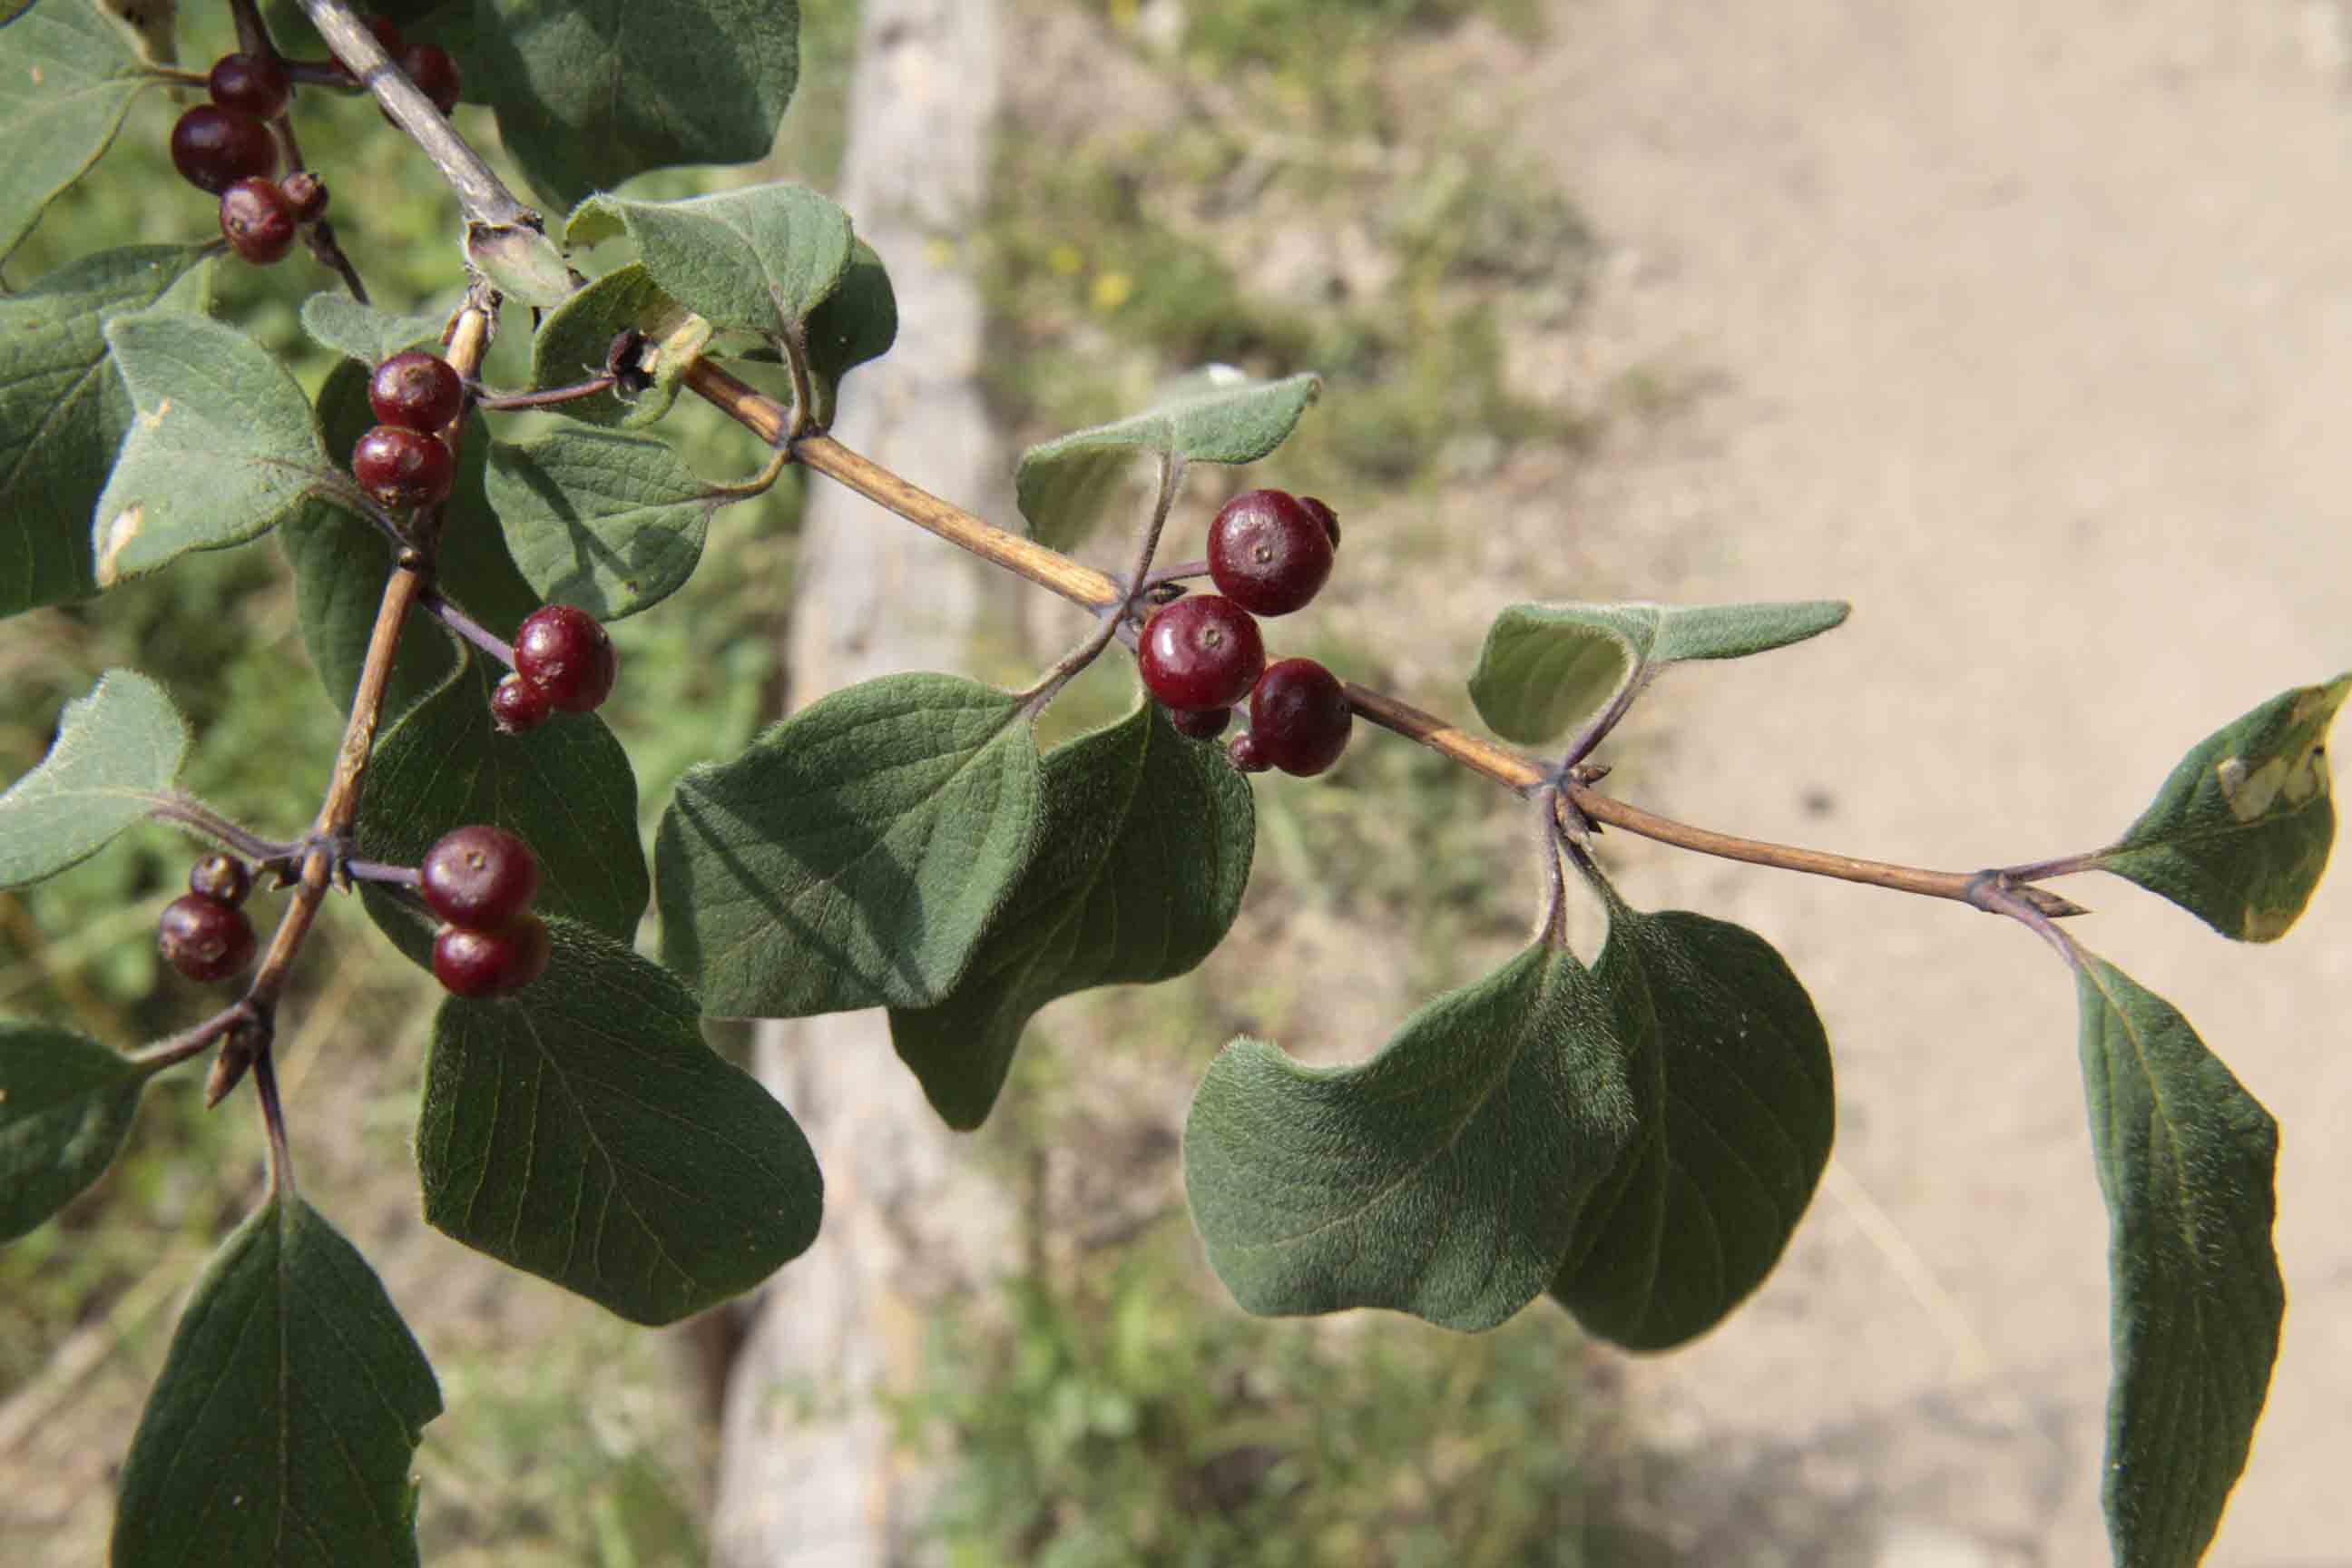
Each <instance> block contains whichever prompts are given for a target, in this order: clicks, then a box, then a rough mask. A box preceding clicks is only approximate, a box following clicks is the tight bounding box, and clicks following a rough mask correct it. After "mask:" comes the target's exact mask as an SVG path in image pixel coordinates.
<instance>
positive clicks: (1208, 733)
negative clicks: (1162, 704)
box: [1168, 708, 1234, 741]
mask: <svg viewBox="0 0 2352 1568" xmlns="http://www.w3.org/2000/svg"><path fill="white" fill-rule="evenodd" d="M1233 717H1234V710H1232V709H1230V708H1171V709H1170V710H1168V722H1169V723H1170V724H1171V725H1172V726H1173V727H1174V728H1175V731H1176V732H1177V733H1178V734H1180V735H1182V736H1185V737H1187V738H1189V739H1192V740H1195V741H1213V740H1215V739H1216V738H1217V737H1218V736H1220V735H1222V734H1223V733H1224V732H1225V726H1226V725H1227V724H1229V723H1231V722H1232V721H1233Z"/></svg>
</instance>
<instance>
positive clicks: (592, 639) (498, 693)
mask: <svg viewBox="0 0 2352 1568" xmlns="http://www.w3.org/2000/svg"><path fill="white" fill-rule="evenodd" d="M620 673H621V656H620V653H619V651H618V650H616V649H615V648H614V647H613V639H612V637H609V636H607V635H606V633H605V631H604V627H603V626H599V625H597V624H596V617H595V616H592V615H590V614H589V613H588V612H587V611H585V610H583V609H581V608H580V607H579V606H577V605H541V606H540V607H539V608H538V609H536V610H533V611H532V612H531V613H530V615H528V616H524V617H523V622H522V626H520V628H518V629H517V631H516V632H515V640H514V673H513V674H512V675H509V676H508V677H507V678H506V679H503V680H501V681H499V684H498V689H496V690H494V691H492V692H491V693H490V717H491V718H492V719H493V720H495V721H497V722H498V726H499V730H500V731H503V732H504V733H506V734H509V735H519V734H520V733H522V732H523V731H525V730H535V729H537V728H538V727H539V726H540V725H541V724H544V723H546V722H547V721H548V720H550V719H551V718H552V717H554V716H555V714H556V713H557V712H558V711H562V712H565V713H586V712H589V711H590V710H593V709H595V708H598V707H601V706H602V705H603V704H604V699H605V698H607V697H610V696H611V695H612V694H613V683H614V680H616V679H619V678H620Z"/></svg>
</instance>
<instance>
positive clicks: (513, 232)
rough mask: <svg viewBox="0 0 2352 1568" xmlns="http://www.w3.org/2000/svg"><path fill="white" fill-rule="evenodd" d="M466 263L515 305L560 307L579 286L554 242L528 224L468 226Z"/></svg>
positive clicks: (569, 265) (568, 264)
mask: <svg viewBox="0 0 2352 1568" xmlns="http://www.w3.org/2000/svg"><path fill="white" fill-rule="evenodd" d="M466 259H467V261H470V262H472V263H473V265H474V267H475V268H476V269H477V270H478V271H479V272H480V273H481V274H482V276H483V277H485V278H488V279H489V280H490V281H491V282H493V283H495V284H497V285H498V288H499V293H501V294H504V295H505V296H506V297H507V299H508V300H509V302H510V303H513V304H517V305H530V306H532V307H534V308H536V309H541V310H544V309H545V308H547V307H548V306H550V305H561V304H562V303H563V301H564V300H566V299H567V298H569V297H570V295H571V293H572V289H574V288H575V287H576V286H577V285H578V283H579V278H578V277H577V275H576V274H574V273H573V272H572V266H571V264H570V263H569V262H567V261H565V260H564V259H563V252H562V251H561V250H559V249H557V248H556V246H555V241H553V240H551V239H550V238H548V237H547V235H546V233H545V232H544V231H542V230H541V229H538V228H534V227H532V226H530V224H525V223H517V224H508V225H505V226H499V227H493V226H490V225H488V224H479V223H475V224H467V226H466Z"/></svg>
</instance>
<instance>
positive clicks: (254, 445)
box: [91, 311, 349, 587]
mask: <svg viewBox="0 0 2352 1568" xmlns="http://www.w3.org/2000/svg"><path fill="white" fill-rule="evenodd" d="M106 339H107V342H110V343H111V344H112V345H113V347H114V361H115V363H116V364H118V365H119V366H121V370H122V380H123V384H124V385H126V386H127V387H129V388H130V391H131V404H132V406H133V407H134V408H135V409H136V410H137V417H136V418H135V419H134V420H133V421H132V423H131V433H130V435H129V436H128V437H125V438H124V440H123V443H122V456H121V458H119V459H118V460H117V461H116V463H115V466H114V473H113V476H112V477H111V478H110V479H108V480H107V482H106V493H105V494H103V495H101V496H100V497H99V500H98V511H97V514H96V520H95V521H94V523H93V524H92V534H91V542H92V548H93V549H94V550H95V551H96V552H97V557H98V566H97V575H98V582H99V585H100V587H111V586H112V585H113V584H116V583H118V582H121V581H122V580H123V579H125V578H129V577H138V576H143V575H145V574H147V573H150V572H153V571H156V570H158V569H160V568H162V567H163V566H164V565H167V564H168V563H171V562H172V561H173V560H175V559H176V558H178V557H179V556H181V555H183V554H184V553H186V552H188V551H191V550H216V549H218V548H220V547H221V546H223V545H227V544H241V543H243V542H245V541H247V540H248V539H252V538H254V537H256V536H257V535H258V534H261V533H264V532H267V531H268V530H269V529H270V528H271V527H272V526H273V525H274V524H276V523H277V522H278V521H279V520H280V519H281V518H283V517H285V516H286V515H287V514H288V513H289V512H291V511H292V510H294V509H295V507H296V506H298V505H299V504H300V502H301V501H302V500H303V498H304V497H306V496H308V495H310V494H313V493H318V492H322V491H333V490H336V489H341V488H343V487H345V486H347V485H348V482H349V481H348V480H347V479H345V478H344V476H343V475H342V474H341V470H340V469H338V468H336V467H335V466H334V465H333V464H332V463H331V462H330V461H329V459H328V457H327V449H326V447H325V445H324V443H323V442H322V440H321V439H320V434H319V426H318V421H317V420H315V419H313V418H312V417H311V416H310V399H309V398H308V397H306V396H304V395H303V393H302V389H301V387H300V386H299V385H298V384H296V383H295V380H294V378H293V377H292V376H290V375H289V374H287V373H286V369H285V367H284V366H283V365H281V364H280V363H278V357H277V356H276V355H275V354H273V353H270V352H269V351H268V349H265V348H263V347H262V346H261V345H260V344H259V343H257V342H254V341H253V340H252V339H251V338H248V337H247V336H246V335H245V334H244V333H243V332H240V331H237V330H236V328H235V327H232V326H228V325H226V324H224V323H222V322H219V321H210V320H207V319H206V318H205V317H202V316H190V315H180V314H165V313H159V312H155V311H149V312H147V313H146V314H143V315H137V316H118V317H116V318H115V319H114V320H112V321H109V322H107V324H106Z"/></svg>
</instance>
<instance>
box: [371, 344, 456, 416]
mask: <svg viewBox="0 0 2352 1568" xmlns="http://www.w3.org/2000/svg"><path fill="white" fill-rule="evenodd" d="M465 405H466V384H465V383H464V382H463V381H460V380H459V379H458V377H457V370H456V368H455V367H454V366H452V365H451V364H450V363H449V362H448V361H447V360H446V359H443V358H442V357H441V356H440V355H439V354H434V353H425V351H424V350H423V349H411V350H409V351H408V352H407V353H400V354H394V355H393V356H392V357H391V358H390V359H388V360H386V361H384V362H383V363H382V364H380V365H378V366H376V367H375V374H374V376H373V377H372V378H371V379H370V380H369V382H368V406H369V407H371V408H373V409H374V410H375V416H376V419H377V420H378V421H379V422H380V423H382V424H385V425H404V426H407V427H408V428H409V429H411V430H425V431H436V430H443V429H446V428H447V427H448V426H449V422H450V421H451V420H453V419H455V418H457V411H458V410H459V409H460V408H462V407H464V406H465Z"/></svg>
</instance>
